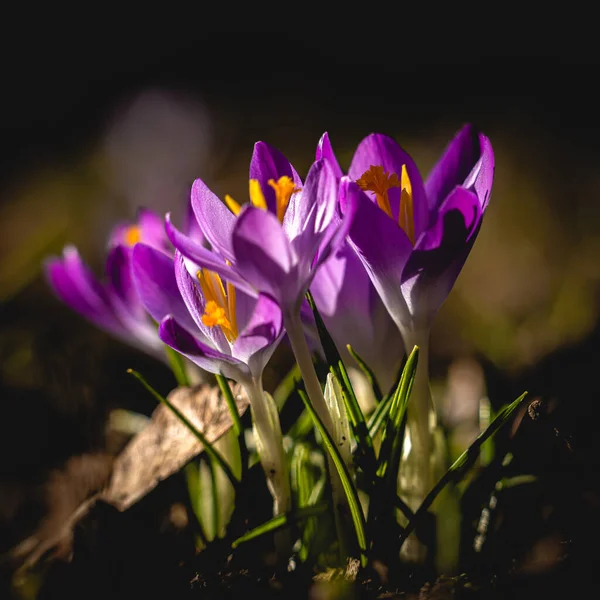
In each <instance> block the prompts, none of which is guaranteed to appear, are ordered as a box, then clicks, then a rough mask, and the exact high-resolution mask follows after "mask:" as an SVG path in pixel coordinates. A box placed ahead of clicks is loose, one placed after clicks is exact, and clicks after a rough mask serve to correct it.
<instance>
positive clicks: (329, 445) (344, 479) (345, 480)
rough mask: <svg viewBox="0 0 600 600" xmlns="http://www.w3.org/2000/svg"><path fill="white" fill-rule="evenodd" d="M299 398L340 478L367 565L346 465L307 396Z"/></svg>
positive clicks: (357, 506)
mask: <svg viewBox="0 0 600 600" xmlns="http://www.w3.org/2000/svg"><path fill="white" fill-rule="evenodd" d="M300 397H301V398H302V402H304V406H305V407H306V410H307V411H308V413H309V414H310V416H311V417H312V420H313V422H314V424H315V427H316V428H317V430H318V431H319V433H320V434H321V437H322V439H323V443H324V444H325V448H326V449H327V452H328V453H329V456H331V460H332V461H333V464H334V465H335V468H336V469H337V472H338V474H339V476H340V481H341V483H342V487H343V488H344V492H345V494H346V498H347V499H348V506H349V507H350V514H351V516H352V522H353V523H354V529H355V531H356V539H357V542H358V547H359V549H360V552H361V557H360V560H361V564H362V565H363V566H365V565H366V563H367V554H366V553H367V536H366V533H365V529H366V523H365V517H364V515H363V512H362V507H361V505H360V500H359V499H358V494H357V491H356V488H355V487H354V484H353V483H352V480H351V479H350V474H349V473H348V469H347V468H346V465H345V464H344V461H343V459H342V457H341V455H340V453H339V451H338V449H337V448H336V446H335V443H334V441H333V439H332V437H331V435H330V434H329V432H328V431H327V428H326V427H325V425H323V422H322V421H321V419H319V416H318V415H317V413H316V411H315V409H314V408H313V406H312V404H311V403H310V401H309V399H308V396H307V395H306V394H305V393H304V392H303V391H300Z"/></svg>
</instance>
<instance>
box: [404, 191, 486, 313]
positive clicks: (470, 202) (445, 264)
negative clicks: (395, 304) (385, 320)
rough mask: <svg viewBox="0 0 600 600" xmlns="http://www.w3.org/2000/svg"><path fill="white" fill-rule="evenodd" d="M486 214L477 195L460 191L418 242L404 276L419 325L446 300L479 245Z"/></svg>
mask: <svg viewBox="0 0 600 600" xmlns="http://www.w3.org/2000/svg"><path fill="white" fill-rule="evenodd" d="M482 214H483V213H482V210H481V206H480V204H479V199H478V198H477V195H476V194H475V193H474V192H472V191H470V190H467V189H465V188H462V187H456V188H454V190H453V191H452V192H451V193H450V194H449V195H448V197H447V198H446V200H444V202H443V204H442V206H441V207H440V209H439V211H438V214H437V219H436V221H435V222H434V224H433V225H432V227H431V228H430V229H429V230H428V231H426V232H425V233H423V235H422V236H421V237H420V239H419V240H418V241H417V244H416V245H415V248H414V250H413V252H412V254H411V256H410V259H409V260H408V262H407V264H406V266H405V268H404V272H403V274H402V283H403V285H402V289H403V293H404V295H405V298H406V302H407V306H408V309H409V311H410V313H411V315H412V317H413V320H414V321H415V322H418V323H419V324H420V325H427V324H428V323H429V321H430V319H431V318H432V317H433V315H434V314H435V313H436V312H437V310H438V309H439V307H440V306H441V305H442V303H443V302H444V300H445V299H446V297H447V295H448V293H449V292H450V290H451V289H452V286H453V285H454V282H455V281H456V278H457V277H458V275H459V273H460V270H461V269H462V266H463V264H464V262H465V260H466V259H467V256H468V254H469V252H470V250H471V248H472V246H473V243H474V242H475V238H476V237H477V233H478V232H479V227H480V225H481V219H482Z"/></svg>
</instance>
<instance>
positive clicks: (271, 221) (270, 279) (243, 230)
mask: <svg viewBox="0 0 600 600" xmlns="http://www.w3.org/2000/svg"><path fill="white" fill-rule="evenodd" d="M233 251H234V253H235V265H236V270H237V272H238V273H239V274H240V275H241V276H242V277H243V278H244V279H245V280H246V281H248V282H249V283H250V284H251V285H252V286H254V288H255V289H256V290H258V291H259V292H263V293H265V294H269V295H270V296H271V297H272V298H274V299H276V300H277V301H280V302H283V301H284V296H286V295H289V294H291V293H292V291H291V290H290V289H288V288H289V283H290V282H291V281H292V278H291V277H290V275H291V273H292V270H294V267H295V257H294V255H293V252H292V249H291V246H290V243H289V240H288V238H287V237H286V235H285V233H284V231H283V228H282V227H281V224H280V223H279V221H278V220H277V217H276V216H275V215H274V214H273V213H271V212H267V211H264V210H262V209H260V208H256V207H254V206H250V205H246V206H245V207H244V208H243V209H242V212H241V213H240V216H239V217H238V219H237V223H236V224H235V227H234V229H233ZM231 283H233V284H234V285H235V282H234V281H231ZM294 293H295V290H294Z"/></svg>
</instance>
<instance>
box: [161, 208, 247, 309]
mask: <svg viewBox="0 0 600 600" xmlns="http://www.w3.org/2000/svg"><path fill="white" fill-rule="evenodd" d="M165 228H166V232H167V235H168V236H169V239H170V240H171V243H172V244H173V246H175V248H177V250H179V251H180V252H181V254H183V255H184V256H185V257H186V258H188V259H189V260H191V261H192V262H193V263H194V264H196V265H198V266H200V267H203V268H205V269H209V270H211V271H214V272H215V273H218V274H219V275H220V276H221V277H224V278H225V279H227V281H230V282H231V283H232V284H233V285H235V286H236V287H237V288H238V289H241V290H243V291H244V292H246V293H247V294H250V295H251V296H254V297H256V296H258V293H257V292H256V291H255V290H254V288H253V287H252V286H251V285H250V284H249V283H248V282H247V281H245V280H244V279H243V278H242V277H241V276H240V275H239V274H238V272H237V271H236V270H235V269H233V268H232V267H230V266H229V265H228V264H227V263H226V262H225V259H224V258H222V257H221V256H219V255H218V254H217V253H216V252H213V251H211V250H208V249H207V248H205V247H204V246H202V245H200V244H199V243H198V242H196V241H195V240H193V239H192V238H190V237H188V236H187V235H184V234H183V233H181V231H179V230H178V229H177V228H176V227H175V226H174V225H173V224H172V223H171V216H170V215H169V214H168V215H167V216H166V220H165Z"/></svg>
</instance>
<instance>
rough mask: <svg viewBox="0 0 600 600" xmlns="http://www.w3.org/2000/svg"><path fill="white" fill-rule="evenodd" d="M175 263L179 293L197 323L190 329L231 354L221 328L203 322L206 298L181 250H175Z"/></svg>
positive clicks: (220, 350)
mask: <svg viewBox="0 0 600 600" xmlns="http://www.w3.org/2000/svg"><path fill="white" fill-rule="evenodd" d="M174 263H175V264H174V268H175V280H176V281H177V287H178V289H179V293H180V294H181V297H182V298H183V301H184V302H185V306H186V307H187V310H188V312H189V313H190V315H191V317H192V319H193V320H194V323H195V324H196V329H191V330H190V331H192V332H193V333H194V335H196V336H197V337H200V339H201V340H202V342H203V343H205V344H209V345H211V346H213V347H214V348H216V349H218V350H219V352H223V353H225V354H231V351H230V347H229V344H228V342H227V339H226V338H225V335H224V334H223V332H222V331H221V328H220V327H208V326H206V325H205V324H204V323H203V321H202V315H203V314H204V308H205V306H206V299H205V298H204V297H203V295H202V292H201V290H200V286H199V285H198V283H197V280H195V279H194V278H193V277H192V276H191V275H190V273H189V271H188V269H187V267H186V264H185V259H184V258H183V255H182V254H181V253H180V252H179V251H176V252H175V258H174ZM176 316H177V315H175V317H176Z"/></svg>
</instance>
